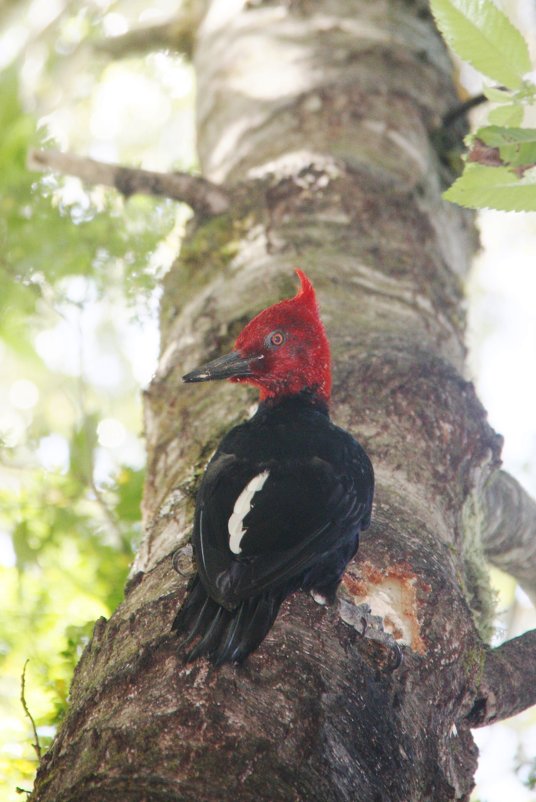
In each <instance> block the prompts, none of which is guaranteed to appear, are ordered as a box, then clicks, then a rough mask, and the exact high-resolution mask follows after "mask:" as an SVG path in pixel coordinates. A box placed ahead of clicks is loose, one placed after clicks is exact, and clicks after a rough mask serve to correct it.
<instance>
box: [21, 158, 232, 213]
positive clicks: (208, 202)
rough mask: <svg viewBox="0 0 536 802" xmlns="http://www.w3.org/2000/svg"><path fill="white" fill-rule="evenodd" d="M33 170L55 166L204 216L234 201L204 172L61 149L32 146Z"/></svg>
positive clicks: (89, 181) (91, 181)
mask: <svg viewBox="0 0 536 802" xmlns="http://www.w3.org/2000/svg"><path fill="white" fill-rule="evenodd" d="M28 168H29V169H30V170H39V171H45V170H55V171H56V172H59V173H63V174H67V175H75V176H77V177H78V178H80V179H82V181H84V182H85V183H87V184H104V185H105V186H109V187H115V188H116V189H117V190H119V192H121V193H122V194H123V195H125V197H127V198H128V197H129V196H130V195H134V194H135V193H137V192H141V193H143V194H144V195H157V196H162V197H165V198H172V199H173V200H177V201H182V202H183V203H187V204H188V206H191V208H192V209H193V210H194V211H195V212H196V213H197V214H198V215H199V216H200V217H212V216H215V215H218V214H223V212H225V211H227V209H228V208H229V205H230V198H229V195H228V193H227V192H226V191H225V190H224V189H222V188H221V187H219V186H217V185H216V184H213V183H212V182H210V181H207V180H206V179H205V178H202V177H201V176H194V175H190V174H189V173H179V172H176V173H156V172H153V171H151V170H141V169H138V168H136V167H122V166H121V165H117V164H107V163H106V162H100V161H96V160H95V159H87V158H83V157H81V156H74V155H73V154H71V153H61V152H60V151H57V150H31V151H30V152H29V154H28Z"/></svg>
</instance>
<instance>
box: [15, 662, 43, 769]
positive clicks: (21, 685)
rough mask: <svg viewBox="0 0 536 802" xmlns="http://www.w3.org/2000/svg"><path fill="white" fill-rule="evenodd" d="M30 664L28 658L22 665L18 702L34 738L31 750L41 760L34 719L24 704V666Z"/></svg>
mask: <svg viewBox="0 0 536 802" xmlns="http://www.w3.org/2000/svg"><path fill="white" fill-rule="evenodd" d="M29 662H30V658H27V660H26V662H25V663H24V668H23V669H22V677H21V681H20V700H21V703H22V707H23V708H24V712H25V713H26V715H27V716H28V718H29V719H30V724H31V725H32V730H33V734H34V738H35V743H33V744H32V746H33V748H34V749H35V753H36V755H37V757H38V759H39V760H41V754H42V753H41V744H40V743H39V735H38V734H37V727H36V726H35V721H34V717H33V716H32V714H31V713H30V709H29V707H28V705H27V704H26V666H27V665H28V663H29Z"/></svg>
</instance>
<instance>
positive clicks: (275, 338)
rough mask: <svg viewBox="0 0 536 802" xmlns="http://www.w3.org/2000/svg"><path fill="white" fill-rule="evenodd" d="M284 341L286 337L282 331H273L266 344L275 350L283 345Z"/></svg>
mask: <svg viewBox="0 0 536 802" xmlns="http://www.w3.org/2000/svg"><path fill="white" fill-rule="evenodd" d="M285 340H286V337H285V335H284V334H283V332H282V331H273V332H272V333H271V334H269V335H268V342H269V343H270V345H273V346H274V347H275V348H278V347H279V346H280V345H283V343H284V342H285Z"/></svg>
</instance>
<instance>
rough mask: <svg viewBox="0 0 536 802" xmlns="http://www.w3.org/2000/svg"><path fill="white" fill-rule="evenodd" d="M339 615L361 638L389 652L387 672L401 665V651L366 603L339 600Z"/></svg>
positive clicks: (380, 620) (381, 619) (381, 621)
mask: <svg viewBox="0 0 536 802" xmlns="http://www.w3.org/2000/svg"><path fill="white" fill-rule="evenodd" d="M339 613H340V616H341V618H342V620H343V621H344V622H345V623H346V624H349V625H350V626H351V627H353V628H354V629H355V630H357V632H359V634H360V636H361V637H362V638H367V639H368V640H372V641H374V642H375V643H377V644H378V645H379V646H381V647H382V648H384V649H388V650H389V651H390V652H391V659H390V664H389V667H388V671H395V670H396V669H397V668H398V667H399V666H400V664H401V663H402V651H401V649H400V646H399V645H398V643H397V642H396V640H395V638H394V637H393V636H392V635H391V633H390V632H386V631H385V629H384V628H383V618H381V616H379V615H373V614H372V610H371V609H370V607H369V605H368V604H366V603H363V604H357V605H355V604H351V603H350V602H348V601H346V600H345V599H339Z"/></svg>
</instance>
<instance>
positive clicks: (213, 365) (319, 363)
mask: <svg viewBox="0 0 536 802" xmlns="http://www.w3.org/2000/svg"><path fill="white" fill-rule="evenodd" d="M296 274H297V275H298V278H299V279H300V284H301V286H300V289H299V290H298V292H297V294H296V295H295V296H294V298H289V299H287V300H285V301H280V302H279V303H277V304H274V305H273V306H269V307H268V308H267V309H264V310H263V311H262V312H259V314H258V315H256V316H255V317H254V318H253V320H251V321H250V322H249V323H248V324H247V326H246V327H245V328H244V329H243V330H242V332H241V333H240V334H239V336H238V337H237V340H236V343H235V350H234V351H233V352H232V353H231V354H228V355H226V356H224V357H218V358H217V359H215V360H213V361H212V362H210V363H209V364H208V365H204V366H203V367H201V368H198V369H197V370H195V371H192V373H189V374H188V375H187V376H185V377H184V380H185V381H207V380H210V379H222V378H228V379H230V380H231V381H234V382H245V383H248V384H254V385H256V386H257V387H258V388H259V390H260V397H261V401H264V400H268V399H272V400H274V401H275V400H279V399H281V398H286V397H288V396H292V395H297V394H298V393H301V392H303V391H307V392H309V393H310V394H311V396H312V397H313V398H315V397H316V398H317V399H318V400H320V401H323V402H326V403H327V402H328V401H329V397H330V393H331V366H330V351H329V342H328V338H327V336H326V332H325V329H324V326H323V324H322V321H321V320H320V315H319V313H318V306H317V303H316V296H315V291H314V288H313V285H312V284H311V282H310V280H309V279H308V277H307V276H306V275H305V273H304V272H303V271H301V270H296Z"/></svg>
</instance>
